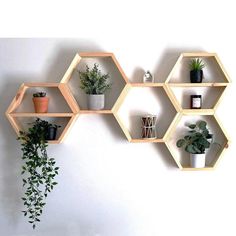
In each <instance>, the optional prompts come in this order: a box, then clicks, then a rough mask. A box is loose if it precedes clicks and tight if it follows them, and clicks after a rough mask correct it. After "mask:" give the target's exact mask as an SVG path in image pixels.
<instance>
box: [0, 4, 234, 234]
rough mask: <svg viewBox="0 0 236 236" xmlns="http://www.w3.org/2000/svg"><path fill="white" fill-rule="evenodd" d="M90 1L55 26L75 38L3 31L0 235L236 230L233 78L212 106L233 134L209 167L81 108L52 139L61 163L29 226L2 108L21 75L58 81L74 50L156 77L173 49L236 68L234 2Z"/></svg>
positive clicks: (16, 153) (16, 151) (133, 75)
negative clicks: (187, 165) (64, 133)
mask: <svg viewBox="0 0 236 236" xmlns="http://www.w3.org/2000/svg"><path fill="white" fill-rule="evenodd" d="M88 2H89V1H88ZM88 2H86V3H85V1H84V2H83V3H82V2H81V5H80V8H75V9H74V8H73V9H70V10H71V11H72V12H71V13H72V14H71V15H73V17H74V20H73V21H72V16H69V18H68V19H67V21H66V22H68V21H70V20H71V22H76V21H75V19H76V18H78V22H76V23H75V24H74V25H73V27H69V28H65V31H63V30H62V31H60V26H59V25H58V26H57V25H55V28H52V31H54V32H58V33H56V34H57V35H63V32H65V34H66V33H68V34H69V35H70V32H72V31H73V32H74V34H76V35H74V36H76V37H77V39H1V40H0V78H1V83H0V94H1V106H0V112H1V117H0V130H1V132H0V235H1V236H2V235H3V236H5V235H8V236H30V235H37V236H41V235H46V236H49V235H50V236H65V235H66V236H75V235H76V236H95V235H96V236H98V235H99V236H134V235H135V236H146V235H151V236H154V235H155V236H157V235H161V236H172V235H176V236H179V235H181V236H187V235H192V236H195V235H235V234H236V226H235V214H236V201H235V199H236V191H235V179H236V172H235V166H236V159H235V151H236V149H235V144H234V140H235V138H236V136H235V122H234V121H235V112H234V110H235V109H234V105H233V102H234V101H235V99H236V95H235V92H234V90H235V85H234V84H233V85H232V86H231V88H230V89H229V90H228V91H227V94H226V96H225V99H224V100H223V102H222V104H221V105H220V107H219V111H218V115H219V117H220V119H221V120H222V122H223V123H224V126H225V128H226V129H227V130H228V133H229V135H230V137H231V139H232V143H231V145H230V148H229V149H228V150H227V152H226V155H225V156H224V158H223V159H222V160H221V161H220V163H219V166H218V167H217V169H216V170H215V171H210V172H181V171H179V170H178V169H177V167H176V165H175V163H174V162H173V160H172V158H171V156H170V155H169V153H168V152H167V151H166V150H165V148H164V147H162V146H161V145H158V144H150V145H149V144H129V143H128V142H127V141H126V139H125V136H124V135H123V133H122V131H121V130H120V129H119V126H118V124H117V123H116V121H115V120H114V119H112V118H111V117H103V116H95V115H94V116H90V115H84V116H81V117H80V118H79V119H78V120H77V122H76V124H75V125H74V126H73V129H72V130H71V132H70V133H69V135H68V137H67V139H66V140H65V142H64V143H63V144H61V145H54V146H50V147H49V154H50V155H51V156H52V157H55V158H56V160H57V163H58V165H59V166H60V168H61V169H60V175H59V176H58V178H57V180H58V182H59V185H58V186H57V187H56V188H55V191H54V192H52V193H51V194H50V196H49V197H48V200H47V205H46V208H45V212H44V214H43V217H42V222H41V223H40V224H39V226H38V228H37V229H36V230H35V231H33V230H32V229H31V226H30V225H29V224H28V223H27V222H26V219H25V218H24V217H23V216H22V213H21V212H20V211H21V210H22V208H23V205H22V201H21V200H20V197H21V196H22V194H23V190H22V187H21V176H20V167H21V164H22V162H21V151H20V145H19V143H18V142H17V141H16V136H15V133H14V131H13V129H12V128H11V126H10V125H9V123H8V121H7V120H6V118H5V116H4V112H5V110H6V109H7V107H8V105H9V103H10V101H11V99H12V98H13V97H14V95H15V93H16V91H17V89H18V87H19V85H20V84H21V83H22V82H27V81H35V82H36V81H47V82H49V81H50V82H58V81H60V79H61V77H62V76H63V73H64V72H65V70H66V68H67V66H68V65H69V63H70V62H71V60H72V58H73V56H74V54H75V53H76V52H77V51H111V52H113V53H115V55H116V56H117V59H118V60H119V62H120V64H121V66H122V67H123V69H124V71H125V72H126V74H127V76H128V77H129V79H130V80H135V79H137V78H138V77H139V76H140V75H141V72H142V70H143V69H144V70H146V69H150V70H152V71H153V72H154V73H155V77H156V79H157V81H162V80H164V79H165V77H166V75H167V74H168V72H169V71H170V69H171V67H172V66H173V64H174V62H175V60H176V59H177V57H178V55H179V52H182V51H194V50H204V51H209V52H217V53H218V55H219V57H220V58H221V60H222V62H223V64H224V66H225V68H226V70H227V71H228V73H229V75H230V76H231V78H232V81H233V82H234V78H235V77H236V72H235V55H234V54H235V51H236V46H235V40H236V38H235V35H233V33H234V28H235V27H234V22H235V20H236V19H235V15H234V12H233V9H234V8H233V7H232V6H231V5H232V4H231V3H227V4H226V1H218V2H214V3H213V2H212V4H211V3H210V1H209V2H208V3H207V2H205V1H198V2H197V3H196V4H197V7H196V6H191V5H189V2H188V1H185V2H184V1H176V2H175V3H174V2H171V1H165V2H162V3H155V4H154V3H152V2H149V1H145V4H141V3H133V5H132V4H131V3H124V4H122V2H120V1H117V3H116V4H115V3H109V2H107V3H106V1H102V2H100V1H98V2H99V4H103V5H102V6H103V8H104V9H99V10H98V8H97V7H98V3H93V4H94V5H89V3H90V4H91V2H89V3H88ZM232 2H233V1H232ZM184 3H185V7H184V8H183V7H182V5H181V4H184ZM105 4H106V5H105ZM88 7H89V13H90V14H88V12H86V11H85V10H83V9H86V8H88ZM96 9H97V10H96ZM61 11H62V9H60V10H59V13H60V12H61ZM76 11H77V15H76V17H75V14H74V13H76ZM45 14H47V13H45ZM80 19H84V21H83V22H81V21H80ZM108 23H109V25H108ZM48 24H49V28H50V27H51V25H50V24H52V23H50V22H49V23H48ZM37 26H38V25H37ZM63 26H64V25H63ZM42 29H43V28H42ZM16 32H17V31H16ZM39 32H41V28H40V27H39ZM101 137H102V138H101Z"/></svg>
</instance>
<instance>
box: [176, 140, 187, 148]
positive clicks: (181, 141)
mask: <svg viewBox="0 0 236 236" xmlns="http://www.w3.org/2000/svg"><path fill="white" fill-rule="evenodd" d="M184 144H185V140H184V139H180V140H178V141H177V143H176V145H177V147H179V148H180V147H182V146H183V145H184Z"/></svg>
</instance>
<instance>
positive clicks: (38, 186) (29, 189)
mask: <svg viewBox="0 0 236 236" xmlns="http://www.w3.org/2000/svg"><path fill="white" fill-rule="evenodd" d="M49 125H50V124H49V123H48V122H47V121H44V120H41V119H39V118H37V119H36V121H35V122H34V123H32V127H31V128H29V129H28V131H27V132H23V131H21V132H20V136H19V138H18V140H20V141H21V146H22V148H21V150H22V152H23V156H22V159H23V161H24V164H23V166H22V172H21V174H22V175H23V187H25V188H26V191H25V194H24V197H22V200H23V202H24V206H25V208H26V209H25V210H24V211H23V213H24V216H27V217H28V222H29V223H31V224H32V226H33V228H35V226H36V223H37V222H39V221H40V219H39V218H40V216H41V215H42V213H43V207H44V206H45V204H46V202H45V200H46V197H47V195H48V193H49V192H51V191H52V190H53V187H54V186H55V185H56V184H57V182H55V181H54V178H55V176H56V175H58V170H59V167H56V166H55V164H56V162H55V159H54V158H49V157H48V154H47V146H48V145H47V141H46V139H45V138H46V136H47V129H48V126H49Z"/></svg>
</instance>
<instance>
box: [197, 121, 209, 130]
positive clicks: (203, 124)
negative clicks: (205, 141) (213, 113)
mask: <svg viewBox="0 0 236 236" xmlns="http://www.w3.org/2000/svg"><path fill="white" fill-rule="evenodd" d="M197 125H198V127H199V129H201V130H204V131H205V130H206V126H207V123H206V121H203V120H201V121H199V122H198V124H197Z"/></svg>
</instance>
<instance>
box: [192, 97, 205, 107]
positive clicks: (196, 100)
mask: <svg viewBox="0 0 236 236" xmlns="http://www.w3.org/2000/svg"><path fill="white" fill-rule="evenodd" d="M190 97H191V109H201V108H202V95H191V96H190Z"/></svg>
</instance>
